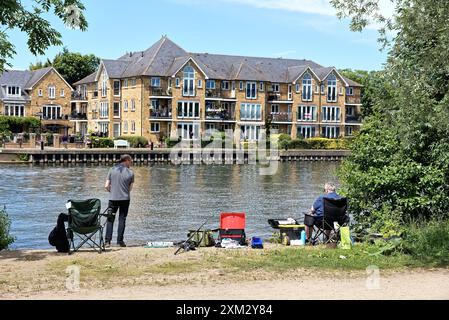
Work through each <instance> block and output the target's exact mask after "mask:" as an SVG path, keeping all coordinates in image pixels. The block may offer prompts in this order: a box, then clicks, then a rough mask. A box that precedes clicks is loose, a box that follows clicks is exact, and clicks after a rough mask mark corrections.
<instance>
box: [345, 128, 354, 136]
mask: <svg viewBox="0 0 449 320" xmlns="http://www.w3.org/2000/svg"><path fill="white" fill-rule="evenodd" d="M353 134H354V128H353V127H346V135H347V136H352V135H353Z"/></svg>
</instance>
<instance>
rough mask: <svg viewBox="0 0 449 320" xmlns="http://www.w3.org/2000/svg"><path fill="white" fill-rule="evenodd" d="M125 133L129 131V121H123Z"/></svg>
mask: <svg viewBox="0 0 449 320" xmlns="http://www.w3.org/2000/svg"><path fill="white" fill-rule="evenodd" d="M123 133H128V121H123Z"/></svg>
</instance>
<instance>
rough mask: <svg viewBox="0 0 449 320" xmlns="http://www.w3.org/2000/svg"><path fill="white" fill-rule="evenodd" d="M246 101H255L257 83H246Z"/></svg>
mask: <svg viewBox="0 0 449 320" xmlns="http://www.w3.org/2000/svg"><path fill="white" fill-rule="evenodd" d="M246 99H248V100H256V99H257V82H250V81H248V82H247V83H246Z"/></svg>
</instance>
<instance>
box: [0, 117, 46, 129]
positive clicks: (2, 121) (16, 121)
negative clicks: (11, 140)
mask: <svg viewBox="0 0 449 320" xmlns="http://www.w3.org/2000/svg"><path fill="white" fill-rule="evenodd" d="M39 126H40V121H39V119H36V118H34V117H10V116H0V131H12V132H16V133H17V132H28V131H30V130H31V129H32V128H34V129H37V128H39Z"/></svg>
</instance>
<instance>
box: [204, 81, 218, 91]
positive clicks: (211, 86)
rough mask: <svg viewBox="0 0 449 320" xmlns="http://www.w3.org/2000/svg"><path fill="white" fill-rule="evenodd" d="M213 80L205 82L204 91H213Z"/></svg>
mask: <svg viewBox="0 0 449 320" xmlns="http://www.w3.org/2000/svg"><path fill="white" fill-rule="evenodd" d="M215 85H216V84H215V80H206V89H207V90H215V88H216V86H215Z"/></svg>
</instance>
